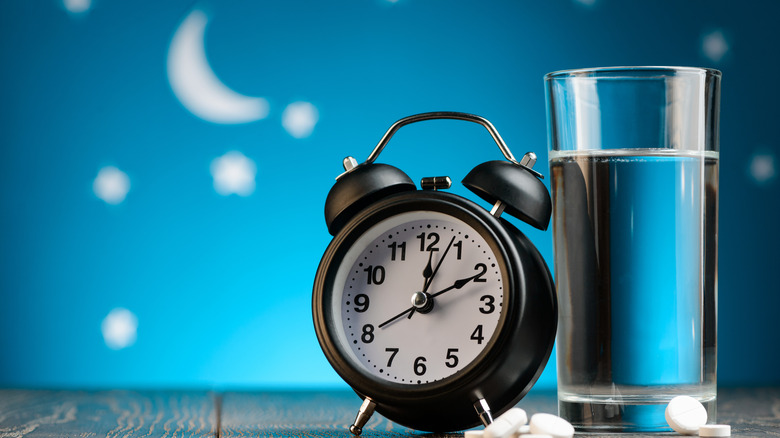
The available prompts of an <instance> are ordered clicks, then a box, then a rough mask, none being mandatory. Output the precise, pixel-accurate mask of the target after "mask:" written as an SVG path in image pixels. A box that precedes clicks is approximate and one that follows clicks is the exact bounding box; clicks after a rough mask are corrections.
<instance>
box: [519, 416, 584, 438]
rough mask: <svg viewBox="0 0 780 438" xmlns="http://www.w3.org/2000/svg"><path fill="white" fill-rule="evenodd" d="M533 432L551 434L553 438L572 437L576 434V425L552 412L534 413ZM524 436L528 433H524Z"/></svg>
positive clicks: (532, 419) (532, 418)
mask: <svg viewBox="0 0 780 438" xmlns="http://www.w3.org/2000/svg"><path fill="white" fill-rule="evenodd" d="M530 426H531V433H532V434H537V435H550V436H552V437H553V438H571V437H572V436H574V426H572V425H571V423H569V422H568V421H566V420H564V419H563V418H561V417H558V416H556V415H552V414H534V415H533V417H531V423H530ZM523 437H524V438H526V437H528V435H524V436H523Z"/></svg>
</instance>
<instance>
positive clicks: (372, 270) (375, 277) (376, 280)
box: [363, 265, 484, 284]
mask: <svg viewBox="0 0 780 438" xmlns="http://www.w3.org/2000/svg"><path fill="white" fill-rule="evenodd" d="M483 266H484V265H483ZM363 272H365V273H366V274H368V275H366V282H367V284H382V283H384V282H385V268H384V266H382V265H377V266H371V265H368V267H367V268H366V269H363ZM483 281H484V280H483Z"/></svg>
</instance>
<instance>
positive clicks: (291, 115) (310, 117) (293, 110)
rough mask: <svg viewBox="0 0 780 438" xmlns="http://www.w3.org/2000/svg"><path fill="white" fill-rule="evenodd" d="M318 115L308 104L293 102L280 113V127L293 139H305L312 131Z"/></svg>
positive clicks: (314, 108) (315, 109)
mask: <svg viewBox="0 0 780 438" xmlns="http://www.w3.org/2000/svg"><path fill="white" fill-rule="evenodd" d="M319 118H320V114H319V111H317V108H316V107H315V106H314V105H312V104H311V103H309V102H293V103H291V104H289V105H287V108H285V109H284V112H283V113H282V126H283V127H284V129H286V130H287V132H288V133H290V135H292V136H293V137H295V138H306V137H308V136H310V135H311V133H312V131H314V126H315V125H316V124H317V121H319Z"/></svg>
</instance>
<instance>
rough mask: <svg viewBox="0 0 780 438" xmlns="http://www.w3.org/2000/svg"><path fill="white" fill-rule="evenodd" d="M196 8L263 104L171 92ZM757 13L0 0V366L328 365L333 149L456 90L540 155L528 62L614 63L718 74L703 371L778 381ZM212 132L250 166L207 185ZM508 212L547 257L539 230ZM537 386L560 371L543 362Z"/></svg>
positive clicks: (70, 375) (481, 155)
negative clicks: (711, 366)
mask: <svg viewBox="0 0 780 438" xmlns="http://www.w3.org/2000/svg"><path fill="white" fill-rule="evenodd" d="M196 9H197V10H203V11H204V12H205V13H206V14H207V16H208V17H209V22H208V27H207V29H206V34H205V35H206V36H205V47H206V54H207V57H208V61H209V64H210V66H211V68H212V69H213V70H214V72H215V73H216V75H217V76H218V77H219V79H220V80H221V81H222V82H223V83H224V84H226V85H227V86H228V87H230V88H231V89H233V90H234V91H236V92H238V93H241V94H244V95H247V96H261V97H264V98H266V99H267V100H268V102H269V105H270V111H269V114H268V116H267V117H266V118H264V119H262V120H258V121H255V122H250V123H244V124H219V123H212V122H209V121H206V120H203V119H201V118H198V117H196V116H195V115H193V114H192V113H190V112H189V111H188V110H187V109H186V108H185V107H184V106H183V105H182V104H181V103H180V102H179V100H178V99H177V97H176V96H175V94H174V93H173V91H172V89H171V85H170V83H169V81H168V76H167V72H166V59H167V53H168V47H169V44H170V42H171V38H172V37H173V35H174V32H175V31H176V29H177V26H179V24H180V23H181V22H182V20H183V19H184V18H185V17H186V16H187V15H188V14H189V13H190V12H191V11H193V10H196ZM778 16H780V4H778V3H776V2H755V1H746V2H733V1H684V2H679V1H671V0H670V1H653V2H634V1H617V0H594V1H588V2H585V1H574V0H559V1H536V2H530V1H527V2H526V1H523V2H521V1H486V2H475V1H456V0H399V1H397V2H389V1H383V0H334V1H300V0H285V1H274V2H270V1H265V2H251V1H237V0H228V1H216V0H212V1H209V0H204V1H203V2H200V3H196V4H194V3H192V2H191V1H178V0H175V1H174V0H172V1H165V2H158V1H143V0H141V1H132V2H129V1H121V2H120V1H110V0H95V1H94V2H92V4H91V6H90V7H89V8H88V10H86V11H85V12H81V13H73V12H69V11H68V10H67V8H66V7H65V6H64V4H63V3H61V2H57V1H54V0H51V1H33V0H28V1H6V2H2V4H0V60H2V61H0V63H1V64H0V147H1V148H2V149H1V152H0V385H2V386H32V387H42V386H57V387H109V386H111V387H114V386H168V387H170V386H178V387H204V386H207V387H218V388H219V387H338V386H343V385H344V384H343V383H342V382H341V381H340V379H339V378H338V376H337V375H336V374H335V373H334V372H333V371H332V370H331V368H330V367H329V365H328V364H327V362H326V361H325V359H324V356H323V355H322V353H321V351H320V349H319V347H318V345H317V341H316V338H315V335H314V331H313V327H312V323H311V311H310V308H311V304H310V299H311V298H310V297H311V284H312V280H313V277H314V272H315V270H316V268H317V264H318V262H319V258H320V256H321V255H322V253H323V251H324V249H325V247H326V246H327V244H328V242H329V240H330V236H329V235H328V233H327V230H326V228H325V223H324V220H323V210H322V209H323V203H324V200H325V196H326V194H327V192H328V190H329V188H330V186H331V185H332V183H333V181H334V177H335V176H336V175H338V174H339V173H340V172H341V171H342V168H341V159H342V158H343V157H344V156H346V155H354V156H356V157H357V158H358V160H359V161H362V160H363V159H365V157H366V156H367V155H368V154H369V152H370V151H371V149H372V148H373V146H374V145H375V144H376V142H377V141H378V140H379V138H380V137H381V135H382V134H383V133H384V131H385V130H386V129H387V128H388V127H389V125H390V124H391V123H392V122H394V121H395V120H397V119H399V118H401V117H404V116H406V115H410V114H414V113H418V112H424V111H431V110H458V111H466V112H472V113H475V114H479V115H482V116H485V117H487V118H488V119H490V120H491V121H492V122H493V124H494V125H495V126H496V127H497V128H498V130H499V132H501V134H502V136H503V137H504V139H505V140H506V141H507V143H508V144H509V147H510V148H512V150H513V151H514V153H515V154H516V155H522V154H523V153H524V152H526V151H529V150H533V151H535V152H536V153H537V154H538V156H539V159H540V163H539V164H538V165H537V169H538V170H540V171H541V172H542V173H544V174H545V175H547V174H548V169H547V166H546V164H545V163H546V160H547V153H546V144H547V134H546V119H545V101H544V88H543V79H542V78H543V75H544V74H545V73H547V72H550V71H554V70H560V69H568V68H580V67H596V66H611V65H688V66H702V67H714V68H718V69H720V70H721V71H722V72H723V83H722V110H721V121H722V123H721V145H722V146H721V170H720V181H721V192H720V200H721V202H720V214H721V216H720V234H719V245H720V251H719V259H720V271H719V293H720V295H719V370H718V371H719V383H720V384H721V385H733V384H767V383H774V384H777V383H780V371H778V367H777V363H778V362H780V353H778V351H779V349H778V348H777V346H778V345H780V329H778V326H777V323H776V321H777V311H778V309H779V308H780V290H778V286H777V283H776V281H775V279H776V278H777V274H776V272H777V269H778V260H780V258H778V256H777V254H778V253H777V247H778V244H780V233H778V223H780V208H779V207H778V201H779V200H780V199H779V196H778V194H779V193H780V192H779V191H778V181H777V178H776V177H775V171H774V166H775V165H776V162H777V153H778V149H780V142H779V141H778V136H777V134H776V131H775V129H774V128H775V127H776V126H777V123H778V116H779V115H780V114H778V112H779V111H778V106H777V102H778V101H780V92H778V89H780V87H778V86H777V79H776V78H775V77H774V75H775V72H777V71H780V68H779V67H780V51H779V50H778V46H777V32H776V27H777V23H776V19H777V17H778ZM708 35H709V36H712V35H715V36H716V38H715V40H716V41H715V42H721V43H723V44H721V48H722V49H725V50H721V52H723V53H721V54H722V56H719V55H720V54H719V53H714V54H713V53H709V52H707V50H705V46H706V41H711V40H708V38H707V36H708ZM718 35H720V37H717V36H718ZM708 53H709V55H708ZM295 101H305V102H310V103H311V104H313V105H314V106H315V107H316V108H317V110H318V113H319V120H318V123H317V124H316V126H315V127H314V130H313V132H312V133H311V135H309V136H307V137H304V138H296V137H294V136H292V135H290V134H289V133H288V132H287V131H286V130H285V129H284V128H283V127H282V124H281V119H282V113H283V111H284V109H285V107H286V106H287V105H288V104H289V103H292V102H295ZM229 151H240V152H241V153H242V154H243V155H245V156H246V157H248V158H249V159H251V160H252V161H253V162H254V163H255V165H256V167H257V175H256V185H257V187H256V189H255V190H254V192H253V193H252V194H251V195H249V196H238V195H235V194H233V195H229V196H223V195H220V194H219V193H217V192H216V191H215V189H214V187H213V179H212V175H211V173H210V165H211V163H212V160H214V159H215V158H217V157H220V156H222V155H224V154H225V153H227V152H229ZM499 158H501V155H500V153H499V151H498V149H497V148H496V147H495V145H494V144H493V143H492V141H491V140H490V138H489V136H488V135H487V134H486V132H485V131H484V130H483V129H482V128H481V127H479V126H477V125H472V124H467V123H463V122H452V121H437V122H429V123H425V124H418V125H413V126H409V127H407V128H404V129H402V130H401V131H400V132H399V133H398V134H397V135H396V136H395V137H394V138H393V140H392V141H391V143H390V145H389V146H388V148H387V150H386V151H385V152H384V153H383V154H382V156H381V157H380V161H382V162H386V163H391V164H394V165H396V166H398V167H400V168H402V169H403V170H405V171H406V172H407V173H408V174H409V175H410V176H411V177H412V179H414V180H417V181H419V178H421V177H423V176H430V175H449V176H451V177H452V178H453V180H455V181H459V180H460V179H461V178H462V177H463V176H464V175H465V174H466V173H467V172H468V171H469V170H470V169H471V168H472V167H474V166H475V165H476V164H478V163H480V162H483V161H487V160H491V159H499ZM105 166H115V167H117V168H119V169H120V170H122V171H123V172H125V173H126V174H127V175H128V177H129V180H130V190H129V192H128V193H127V197H126V198H125V199H124V201H122V202H121V203H118V204H117V205H112V204H109V203H106V202H104V201H102V200H101V199H99V198H98V197H97V196H96V195H95V193H93V190H92V185H93V181H94V180H95V178H96V176H97V174H98V172H99V171H100V169H102V168H104V167H105ZM762 166H763V167H762ZM751 169H753V171H751ZM756 169H758V170H761V169H763V172H756ZM756 175H757V176H758V177H756ZM545 181H546V182H548V181H549V179H546V180H545ZM454 192H455V193H459V194H462V195H464V196H467V197H470V198H471V199H475V197H474V196H472V195H471V194H469V193H468V192H467V191H465V190H464V189H463V188H462V187H460V185H459V184H456V185H455V188H454ZM480 202H481V201H480ZM515 223H517V224H518V225H519V227H520V228H521V229H522V230H523V231H526V232H527V233H528V235H529V236H530V237H531V239H532V240H533V241H535V242H536V244H537V246H538V247H539V248H540V250H541V251H542V253H543V255H544V256H545V258H546V259H547V260H548V263H550V264H551V265H552V263H551V262H552V242H551V240H552V237H551V231H547V232H540V231H536V230H533V229H531V228H530V227H529V226H526V225H524V224H519V223H518V222H517V221H515ZM120 307H121V308H126V309H129V310H130V311H131V312H133V314H135V315H136V317H137V321H138V329H137V340H136V341H135V343H134V344H132V345H130V346H128V347H126V348H123V349H118V350H115V349H111V348H108V347H107V345H106V343H105V342H104V339H103V336H102V334H101V323H102V321H103V319H104V318H105V317H106V315H108V313H109V312H110V311H111V310H112V309H114V308H120ZM538 386H539V387H546V388H552V387H554V386H555V365H554V360H553V361H552V362H551V364H550V365H549V366H548V368H547V369H546V370H545V373H544V375H543V377H542V379H541V380H540V382H539V385H538Z"/></svg>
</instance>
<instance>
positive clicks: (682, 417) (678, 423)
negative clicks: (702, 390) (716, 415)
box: [665, 395, 707, 435]
mask: <svg viewBox="0 0 780 438" xmlns="http://www.w3.org/2000/svg"><path fill="white" fill-rule="evenodd" d="M665 415H666V422H667V423H669V426H671V427H672V429H674V431H675V432H677V433H680V434H683V435H695V434H696V433H697V432H698V431H699V428H700V427H701V426H704V424H705V423H707V410H706V409H704V406H702V404H701V403H699V401H698V400H696V399H695V398H693V397H689V396H687V395H678V396H677V397H675V398H673V399H672V401H670V402H669V405H668V406H666V412H665Z"/></svg>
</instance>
